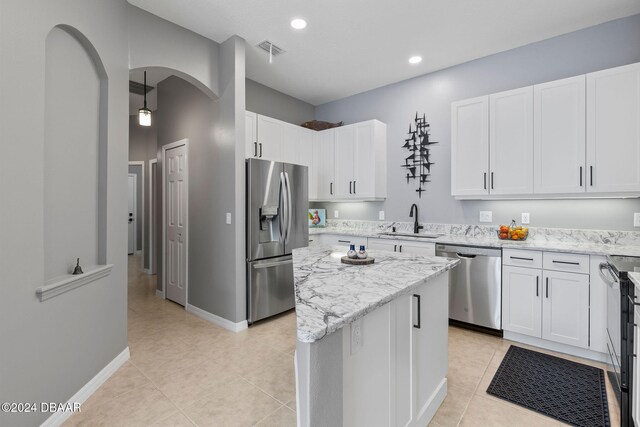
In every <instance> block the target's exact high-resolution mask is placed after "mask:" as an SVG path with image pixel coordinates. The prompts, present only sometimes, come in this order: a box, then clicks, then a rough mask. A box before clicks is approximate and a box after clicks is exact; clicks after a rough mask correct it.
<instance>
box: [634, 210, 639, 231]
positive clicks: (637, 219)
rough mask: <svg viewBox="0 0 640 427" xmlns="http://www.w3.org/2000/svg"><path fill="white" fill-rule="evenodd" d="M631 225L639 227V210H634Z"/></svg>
mask: <svg viewBox="0 0 640 427" xmlns="http://www.w3.org/2000/svg"><path fill="white" fill-rule="evenodd" d="M633 226H634V227H640V212H634V214H633Z"/></svg>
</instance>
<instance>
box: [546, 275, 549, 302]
mask: <svg viewBox="0 0 640 427" xmlns="http://www.w3.org/2000/svg"><path fill="white" fill-rule="evenodd" d="M546 292H547V296H546V297H547V298H549V278H548V277H547V291H546Z"/></svg>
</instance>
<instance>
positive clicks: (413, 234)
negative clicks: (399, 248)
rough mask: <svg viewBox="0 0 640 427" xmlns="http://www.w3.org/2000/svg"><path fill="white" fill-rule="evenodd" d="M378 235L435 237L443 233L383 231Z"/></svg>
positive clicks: (419, 237)
mask: <svg viewBox="0 0 640 427" xmlns="http://www.w3.org/2000/svg"><path fill="white" fill-rule="evenodd" d="M379 235H380V236H394V237H417V238H418V239H437V238H438V237H442V236H444V234H438V233H417V234H416V233H393V232H385V233H380V234H379Z"/></svg>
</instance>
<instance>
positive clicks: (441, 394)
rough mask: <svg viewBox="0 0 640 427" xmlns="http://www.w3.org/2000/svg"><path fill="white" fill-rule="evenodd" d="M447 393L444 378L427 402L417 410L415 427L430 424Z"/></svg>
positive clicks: (446, 383) (446, 381) (446, 384)
mask: <svg viewBox="0 0 640 427" xmlns="http://www.w3.org/2000/svg"><path fill="white" fill-rule="evenodd" d="M447 391H448V380H447V378H446V377H445V378H443V379H442V381H440V385H438V388H436V389H435V391H434V392H433V393H432V394H431V397H430V398H429V402H428V403H427V404H426V405H425V406H424V407H423V408H418V411H419V412H418V415H417V416H416V418H417V422H416V423H415V425H419V426H426V425H428V424H429V423H430V422H431V420H432V419H433V417H434V416H435V415H436V412H437V411H438V408H440V405H442V402H444V399H445V398H446V397H447Z"/></svg>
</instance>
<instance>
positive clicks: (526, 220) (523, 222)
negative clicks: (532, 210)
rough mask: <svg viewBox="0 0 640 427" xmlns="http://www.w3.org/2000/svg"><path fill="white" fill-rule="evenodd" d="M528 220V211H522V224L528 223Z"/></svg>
mask: <svg viewBox="0 0 640 427" xmlns="http://www.w3.org/2000/svg"><path fill="white" fill-rule="evenodd" d="M529 220H530V218H529V213H528V212H526V213H525V212H523V213H522V221H521V222H522V224H529Z"/></svg>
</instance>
